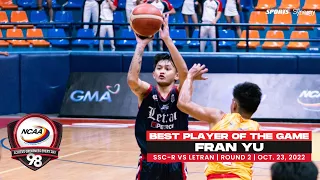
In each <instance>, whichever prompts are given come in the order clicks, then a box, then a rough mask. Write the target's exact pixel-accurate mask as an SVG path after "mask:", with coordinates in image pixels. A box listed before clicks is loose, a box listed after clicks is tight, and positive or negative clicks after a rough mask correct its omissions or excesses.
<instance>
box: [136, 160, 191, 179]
mask: <svg viewBox="0 0 320 180" xmlns="http://www.w3.org/2000/svg"><path fill="white" fill-rule="evenodd" d="M186 179H187V168H186V166H185V163H180V162H179V163H167V164H164V163H155V162H147V159H146V158H145V156H142V155H140V158H139V164H138V173H137V176H136V180H186Z"/></svg>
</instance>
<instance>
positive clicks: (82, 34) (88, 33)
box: [72, 29, 94, 46]
mask: <svg viewBox="0 0 320 180" xmlns="http://www.w3.org/2000/svg"><path fill="white" fill-rule="evenodd" d="M77 38H78V39H76V40H74V41H72V44H73V45H76V46H84V45H88V46H89V45H91V44H93V43H94V39H93V38H94V32H93V30H92V29H79V30H78V32H77ZM81 38H92V39H81Z"/></svg>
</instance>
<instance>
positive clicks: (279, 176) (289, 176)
mask: <svg viewBox="0 0 320 180" xmlns="http://www.w3.org/2000/svg"><path fill="white" fill-rule="evenodd" d="M271 177H272V180H300V179H301V180H317V179H318V168H317V166H316V165H315V164H314V163H313V162H278V163H274V164H272V166H271Z"/></svg>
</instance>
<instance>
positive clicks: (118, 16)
mask: <svg viewBox="0 0 320 180" xmlns="http://www.w3.org/2000/svg"><path fill="white" fill-rule="evenodd" d="M113 17H114V19H113V22H114V23H126V22H127V21H126V16H125V12H124V11H115V12H114V13H113ZM120 27H121V26H120V25H114V28H115V29H119V28H120ZM122 27H123V28H124V27H125V26H122Z"/></svg>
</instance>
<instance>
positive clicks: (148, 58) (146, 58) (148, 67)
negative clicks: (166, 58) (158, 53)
mask: <svg viewBox="0 0 320 180" xmlns="http://www.w3.org/2000/svg"><path fill="white" fill-rule="evenodd" d="M154 55H155V54H144V55H143V57H142V64H141V72H153V70H154V68H153V65H154ZM132 58H133V54H125V55H123V59H122V60H123V66H122V71H123V72H128V71H129V67H130V64H131V61H132Z"/></svg>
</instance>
